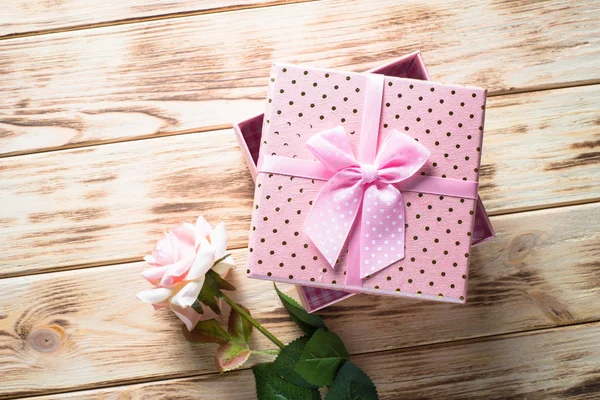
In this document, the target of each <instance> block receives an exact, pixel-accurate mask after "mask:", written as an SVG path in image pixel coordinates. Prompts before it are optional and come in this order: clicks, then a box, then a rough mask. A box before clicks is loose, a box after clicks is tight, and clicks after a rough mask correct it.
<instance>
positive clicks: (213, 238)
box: [210, 222, 227, 259]
mask: <svg viewBox="0 0 600 400" xmlns="http://www.w3.org/2000/svg"><path fill="white" fill-rule="evenodd" d="M210 243H211V244H212V245H213V247H214V248H215V257H216V258H217V259H219V258H221V257H223V256H224V255H225V250H227V228H225V223H223V222H220V223H219V224H218V225H217V226H215V229H213V231H212V232H211V233H210Z"/></svg>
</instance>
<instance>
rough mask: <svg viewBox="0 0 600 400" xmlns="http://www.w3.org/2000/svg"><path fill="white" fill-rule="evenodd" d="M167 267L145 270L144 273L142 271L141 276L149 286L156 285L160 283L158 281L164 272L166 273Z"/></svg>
mask: <svg viewBox="0 0 600 400" xmlns="http://www.w3.org/2000/svg"><path fill="white" fill-rule="evenodd" d="M167 267H168V266H162V267H153V268H150V269H147V270H145V271H142V276H143V277H144V278H146V280H147V281H148V282H150V283H151V284H153V285H157V284H158V282H160V280H161V279H162V277H163V276H164V274H165V272H166V271H167Z"/></svg>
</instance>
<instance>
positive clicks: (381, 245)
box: [259, 74, 478, 292]
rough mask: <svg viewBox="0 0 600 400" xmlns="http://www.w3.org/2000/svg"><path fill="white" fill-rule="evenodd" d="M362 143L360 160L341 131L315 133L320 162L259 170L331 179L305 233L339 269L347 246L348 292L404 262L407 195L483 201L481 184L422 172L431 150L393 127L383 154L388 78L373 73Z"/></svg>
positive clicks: (264, 161) (311, 143)
mask: <svg viewBox="0 0 600 400" xmlns="http://www.w3.org/2000/svg"><path fill="white" fill-rule="evenodd" d="M366 76H367V85H366V91H365V92H366V94H365V110H364V118H363V121H362V126H361V137H360V145H359V151H358V155H357V157H355V156H354V154H353V151H352V147H351V145H350V141H349V137H348V135H347V134H346V132H345V131H344V129H343V128H342V127H337V128H334V129H331V130H327V131H324V132H321V133H319V134H316V135H314V136H312V137H311V138H310V139H309V140H308V142H307V146H308V148H309V149H310V151H311V152H312V153H313V154H314V155H315V157H316V158H317V159H318V160H319V161H320V162H313V161H307V160H299V159H293V158H288V157H280V156H269V155H263V156H262V157H261V160H260V165H259V172H262V173H275V174H282V175H289V176H297V177H303V178H309V179H319V180H326V181H327V183H326V184H325V186H324V187H323V189H322V190H321V192H320V193H319V195H318V197H317V199H316V200H315V202H314V205H313V208H312V209H311V211H310V213H309V215H308V217H307V219H306V222H305V225H304V229H305V231H306V233H307V234H308V236H309V237H310V238H311V240H312V241H313V243H314V244H315V246H316V247H317V248H318V249H319V251H320V252H321V253H322V254H323V256H324V257H325V259H326V260H327V262H328V263H329V264H330V265H331V266H332V267H333V268H335V264H336V260H337V259H338V257H339V255H340V253H341V251H342V249H343V247H344V245H345V243H346V241H347V240H349V243H348V253H349V255H348V267H347V273H346V282H345V287H344V290H346V291H350V292H359V291H360V288H361V286H362V279H364V278H365V277H368V276H369V275H372V274H374V273H377V272H379V271H381V270H382V269H384V268H386V267H388V266H389V265H390V264H393V263H395V262H397V261H398V260H401V259H403V258H404V238H405V232H404V224H405V223H404V202H403V199H402V193H401V191H413V192H419V193H431V194H439V195H446V196H454V197H461V198H471V199H475V198H477V186H478V184H477V182H472V181H462V180H458V179H445V178H438V177H432V176H421V175H416V172H417V171H418V170H419V169H420V168H421V167H422V166H423V165H424V163H425V161H426V160H427V158H428V157H429V154H430V152H429V150H428V149H427V148H425V146H423V145H421V144H420V143H419V142H417V141H415V140H414V139H412V138H411V137H409V136H408V135H405V134H403V133H400V132H398V131H396V130H393V131H392V133H391V134H390V135H389V136H388V137H387V138H386V140H385V141H384V143H383V144H382V146H381V148H380V149H379V151H377V143H378V135H379V123H380V117H381V103H382V97H383V87H384V76H383V75H377V74H368V75H366Z"/></svg>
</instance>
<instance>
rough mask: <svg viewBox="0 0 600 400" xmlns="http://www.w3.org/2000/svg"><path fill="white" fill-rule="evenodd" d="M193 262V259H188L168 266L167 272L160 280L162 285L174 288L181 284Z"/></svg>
mask: <svg viewBox="0 0 600 400" xmlns="http://www.w3.org/2000/svg"><path fill="white" fill-rule="evenodd" d="M193 262H194V259H193V258H187V259H184V260H180V261H178V262H176V263H175V264H171V265H169V266H167V270H166V272H165V274H164V275H163V277H162V279H161V280H160V285H161V286H172V285H174V284H176V283H178V282H181V281H182V280H183V278H184V276H185V275H186V274H187V272H188V270H189V269H190V267H191V266H192V263H193Z"/></svg>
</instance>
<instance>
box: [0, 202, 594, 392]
mask: <svg viewBox="0 0 600 400" xmlns="http://www.w3.org/2000/svg"><path fill="white" fill-rule="evenodd" d="M494 224H495V226H496V229H497V233H498V238H497V239H496V240H494V241H491V242H488V243H486V244H483V245H482V246H478V247H476V248H475V249H474V251H473V259H472V270H471V273H470V277H471V280H470V283H469V299H468V302H467V305H457V304H447V303H444V304H442V303H432V302H420V301H414V300H405V299H398V298H385V297H381V296H365V295H361V296H355V297H353V298H351V299H348V300H346V301H344V302H342V303H338V304H337V305H334V306H331V307H330V308H328V309H326V310H324V311H323V312H320V314H321V315H322V316H323V317H324V318H325V321H326V322H327V324H328V326H329V327H330V328H331V329H332V330H334V331H335V332H337V333H338V334H340V336H341V337H342V338H343V339H344V341H345V342H346V344H347V347H348V349H349V351H350V352H351V353H352V354H357V353H367V352H374V351H385V350H392V349H397V348H405V347H410V346H417V345H426V344H432V343H440V342H445V341H450V340H459V339H468V338H477V337H482V336H489V335H498V334H505V333H509V332H518V331H528V330H533V329H540V328H548V327H555V326H562V325H570V324H579V323H583V322H591V321H598V320H600V301H598V300H599V298H600V285H598V280H599V279H600V275H599V272H600V264H599V260H600V257H599V255H600V231H599V229H598V227H599V226H600V203H595V204H588V205H582V206H574V207H561V208H555V209H550V210H541V211H533V212H527V213H521V214H511V215H503V216H498V217H494ZM244 254H245V251H244V250H237V251H234V256H235V258H236V259H237V260H238V262H239V263H240V265H242V267H240V268H238V269H237V270H235V271H233V275H232V277H233V283H234V285H235V286H236V287H238V289H239V290H238V291H237V292H235V293H234V295H235V297H236V298H238V299H240V301H241V302H242V303H243V304H246V305H248V306H249V307H250V308H251V309H252V310H253V314H254V316H255V317H256V318H257V319H258V320H260V321H261V322H263V323H264V324H265V326H266V327H267V328H268V329H269V330H271V331H272V332H273V333H274V334H275V335H276V336H277V337H279V338H280V339H282V340H283V341H285V342H287V341H290V340H291V339H293V338H294V337H296V336H297V335H298V334H299V331H298V329H297V328H295V327H294V326H293V325H292V324H291V323H290V322H289V319H288V318H287V316H286V315H285V312H284V310H283V308H282V307H281V306H280V304H279V302H278V300H277V298H276V295H275V293H274V291H273V289H272V285H271V283H270V282H267V281H257V280H250V279H246V278H245V277H244V275H245V268H244V267H243V264H244V259H245V257H244ZM143 268H144V265H143V264H142V263H135V264H124V265H116V266H110V267H102V268H90V269H81V270H75V271H66V272H58V273H52V274H42V275H35V276H26V277H19V278H10V279H4V280H0V310H2V312H1V315H0V333H1V334H0V373H1V374H2V376H3V378H4V381H3V384H2V385H0V386H1V387H0V397H2V396H5V397H9V396H16V395H33V394H41V393H48V392H52V391H63V390H78V389H84V388H92V387H97V386H106V385H115V384H120V383H135V382H139V381H140V380H150V379H159V378H163V379H164V378H172V377H185V376H190V375H193V374H203V373H210V372H214V366H213V363H212V357H211V354H213V351H214V347H211V346H210V345H208V346H199V347H195V346H191V345H189V344H188V343H186V342H185V341H184V340H183V338H182V337H181V334H180V331H179V325H180V324H179V323H178V321H177V320H176V319H175V318H174V317H173V316H172V315H171V314H170V313H169V312H166V311H163V312H156V313H155V312H153V310H152V309H151V307H148V306H146V305H144V304H141V303H140V302H138V301H137V299H136V298H135V297H134V294H135V293H137V292H138V291H139V290H142V289H143V288H145V287H147V284H146V283H145V282H144V281H143V280H142V278H141V277H140V276H139V275H138V274H139V272H140V271H141V270H142V269H143ZM44 329H46V331H44ZM48 330H50V331H49V335H48V338H49V339H50V340H49V342H46V343H47V344H46V346H48V349H55V350H54V351H50V352H40V351H38V350H35V348H34V347H33V346H32V344H31V342H32V340H33V339H32V338H35V337H36V336H37V335H40V333H39V332H48ZM255 336H256V337H255V342H254V343H255V347H256V348H262V349H264V348H267V347H272V346H273V345H272V344H270V342H267V341H266V340H265V339H263V337H262V336H261V335H258V334H257V335H255ZM365 338H369V340H366V339H365ZM596 343H597V342H596ZM55 345H56V346H57V347H56V348H55ZM38 347H39V346H38ZM477 349H479V348H477ZM419 351H420V350H418V352H419ZM449 351H450V350H449ZM478 351H479V350H477V352H478ZM515 351H516V350H515ZM418 352H417V353H415V354H420V353H418ZM477 352H473V353H466V355H464V356H460V357H459V355H457V359H456V360H455V362H457V363H466V362H467V361H464V357H466V356H467V355H470V356H472V357H473V360H472V362H473V363H475V364H473V365H475V366H477V368H479V367H481V365H480V364H479V363H480V362H482V361H481V358H480V357H476V356H475V355H474V354H477ZM444 354H446V353H445V352H444V351H441V350H440V351H439V353H438V356H437V357H438V360H439V363H440V365H439V367H440V368H445V366H442V365H441V364H442V360H446V355H444ZM481 354H484V355H485V354H486V353H485V352H484V353H481ZM548 354H561V353H560V349H556V351H548ZM394 358H396V357H393V356H390V355H386V356H385V359H386V360H387V359H389V360H392V359H394ZM525 358H526V357H525ZM124 359H127V360H128V362H123V360H124ZM517 359H518V360H521V359H520V358H517ZM517 359H515V360H517ZM399 360H400V361H402V360H406V362H407V365H413V366H414V365H415V363H418V359H417V358H415V357H407V358H404V357H401V358H399ZM521 361H523V360H521ZM430 362H433V360H432V361H430ZM503 362H508V361H506V360H505V361H503ZM515 362H517V361H515ZM501 364H502V363H500V365H501ZM365 365H367V366H368V365H370V364H369V363H366V364H365ZM391 365H392V366H393V367H394V368H391V367H390V368H386V369H384V368H379V371H377V368H376V367H374V366H371V367H368V368H370V372H372V373H373V374H374V375H375V376H376V377H378V378H377V379H378V380H379V384H380V385H385V382H387V381H388V378H386V375H377V374H386V373H391V372H386V371H393V370H395V368H396V364H395V363H393V364H391ZM32 366H35V368H32ZM544 368H545V366H544ZM419 371H421V372H417V371H416V370H415V372H414V374H421V373H424V372H423V371H428V369H419ZM465 371H466V370H465ZM463 372H464V371H460V372H457V374H458V375H460V374H462V373H463ZM428 373H430V372H428ZM575 375H576V374H575ZM57 376H59V377H60V379H57V378H56V377H57ZM401 376H403V375H398V378H397V380H398V382H399V383H402V384H406V385H408V384H410V383H409V381H410V378H409V377H410V375H406V376H407V378H400V377H401ZM440 376H444V375H440ZM491 376H493V375H491ZM446 378H447V379H449V378H448V377H447V376H446ZM480 378H481V379H484V378H483V376H481V377H480ZM431 379H433V378H431ZM452 379H457V380H458V381H460V382H462V378H459V377H458V376H457V377H454V378H452ZM465 381H468V380H467V379H466V378H465ZM463 383H464V382H463ZM465 384H466V383H465ZM425 386H427V385H423V387H425ZM386 390H388V389H386ZM457 393H458V392H457ZM461 393H462V391H461Z"/></svg>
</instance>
